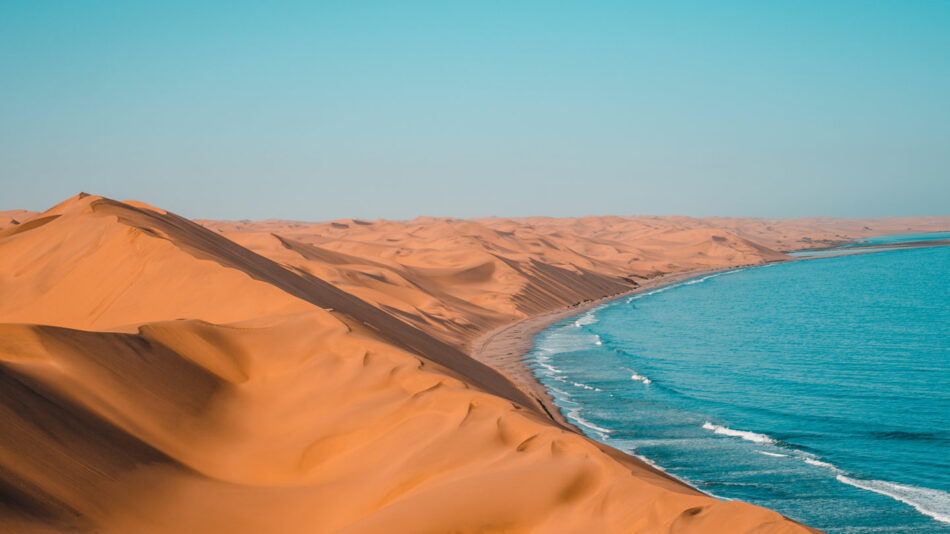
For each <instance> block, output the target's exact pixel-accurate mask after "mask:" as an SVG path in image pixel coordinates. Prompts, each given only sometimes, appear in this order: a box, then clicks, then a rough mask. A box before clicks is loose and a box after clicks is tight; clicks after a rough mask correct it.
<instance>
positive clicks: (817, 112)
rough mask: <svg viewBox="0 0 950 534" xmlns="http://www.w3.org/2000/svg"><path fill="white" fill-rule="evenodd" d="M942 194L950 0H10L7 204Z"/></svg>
mask: <svg viewBox="0 0 950 534" xmlns="http://www.w3.org/2000/svg"><path fill="white" fill-rule="evenodd" d="M78 191H88V192H91V193H97V194H102V195H106V196H110V197H113V198H118V199H129V198H134V199H140V200H144V201H146V202H149V203H151V204H155V205H157V206H160V207H163V208H166V209H170V210H172V211H175V212H178V213H180V214H182V215H186V216H189V217H208V218H230V219H240V218H250V219H261V218H269V217H280V218H293V219H304V220H326V219H333V218H342V217H363V218H377V217H386V218H411V217H414V216H417V215H450V216H457V217H472V216H486V215H502V216H507V215H553V216H568V215H585V214H635V213H638V214H686V215H698V216H702V215H743V216H769V217H771V216H774V217H793V216H804V215H836V216H871V217H878V216H890V215H941V214H950V1H935V2H924V1H915V0H898V1H891V2H876V1H872V0H865V1H860V2H849V1H837V0H836V1H828V0H822V1H820V2H805V1H789V2H770V1H764V2H763V1H751V2H733V3H727V2H718V3H717V2H705V1H703V2H663V1H652V2H633V1H623V2H581V1H578V2H554V1H549V2H519V1H502V2H493V1H487V0H486V1H481V2H470V3H468V2H466V3H462V2H431V3H425V2H393V1H385V2H374V3H368V2H357V1H352V2H329V1H322V2H321V1H316V2H231V1H228V2H195V1H186V2H169V1H163V2H150V3H146V2H127V1H122V2H93V1H89V2H86V1H82V2H48V1H12V0H0V209H10V208H27V209H35V210H39V209H45V208H46V207H48V206H50V205H52V204H54V203H56V202H58V201H60V200H62V199H64V198H66V197H68V196H71V195H73V194H75V193H76V192H78Z"/></svg>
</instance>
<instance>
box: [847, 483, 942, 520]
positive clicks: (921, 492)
mask: <svg viewBox="0 0 950 534" xmlns="http://www.w3.org/2000/svg"><path fill="white" fill-rule="evenodd" d="M837 479H838V481H839V482H843V483H845V484H848V485H851V486H854V487H856V488H861V489H863V490H867V491H873V492H874V493H880V494H881V495H884V496H887V497H890V498H892V499H894V500H897V501H900V502H902V503H904V504H908V505H910V506H913V507H914V509H915V510H917V511H918V512H920V513H922V514H924V515H926V516H928V517H932V518H933V519H936V520H937V521H940V522H941V523H948V524H950V493H947V492H944V491H939V490H935V489H930V488H920V487H917V486H909V485H906V484H897V483H896V482H888V481H886V480H861V479H856V478H851V477H848V476H845V475H841V474H839V475H838V476H837Z"/></svg>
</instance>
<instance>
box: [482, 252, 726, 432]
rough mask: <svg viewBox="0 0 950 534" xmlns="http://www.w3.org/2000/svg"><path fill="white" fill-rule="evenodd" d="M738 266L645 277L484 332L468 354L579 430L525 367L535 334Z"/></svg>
mask: <svg viewBox="0 0 950 534" xmlns="http://www.w3.org/2000/svg"><path fill="white" fill-rule="evenodd" d="M739 267H742V266H736V267H729V268H724V269H704V270H699V271H689V272H683V273H673V274H666V275H661V276H657V277H655V278H651V279H648V280H644V281H643V282H642V283H640V285H639V286H638V287H636V288H633V289H630V290H628V291H624V292H622V293H618V294H616V295H610V296H606V297H601V298H598V299H592V300H586V301H583V302H578V303H577V304H572V305H570V306H566V307H564V308H562V309H558V310H552V311H548V312H543V313H539V314H537V315H533V316H531V317H527V318H525V319H522V320H520V321H518V322H516V323H513V324H509V325H505V326H501V327H499V328H496V329H494V330H492V331H491V332H488V333H486V334H485V335H483V336H482V337H480V338H478V339H476V340H475V341H473V342H472V344H471V346H470V347H469V348H468V353H469V354H470V355H471V357H472V358H474V359H476V360H478V361H480V362H482V363H485V364H486V365H490V366H491V367H493V368H495V369H497V370H498V371H500V372H502V373H503V374H504V375H505V376H507V377H508V378H510V379H511V380H512V381H513V382H514V383H515V384H517V385H518V386H519V387H520V388H522V389H523V390H524V391H525V393H527V394H528V395H530V396H531V397H532V398H534V399H535V400H536V401H537V402H538V403H539V404H540V405H541V407H542V409H543V410H544V412H545V413H546V414H547V415H548V416H549V417H551V419H552V420H554V421H556V422H557V423H558V424H560V425H562V426H565V427H568V428H571V429H572V430H574V431H575V432H578V433H580V432H581V431H580V430H579V429H578V428H577V427H575V426H574V425H572V424H571V423H570V422H569V421H567V419H565V417H564V414H563V413H562V412H561V410H560V409H559V408H558V407H557V406H555V405H554V401H553V399H552V398H551V395H550V393H548V391H547V390H546V389H545V387H544V386H542V385H541V383H540V382H538V380H537V379H536V378H535V376H534V373H533V372H532V371H531V369H529V368H528V366H527V362H526V361H525V355H526V354H527V353H528V352H529V351H530V350H531V347H532V344H533V340H534V337H535V336H536V335H537V334H539V333H540V332H541V331H543V330H544V329H546V328H547V327H549V326H551V325H553V324H555V323H557V322H559V321H561V320H563V319H566V318H568V317H573V316H575V315H579V314H581V313H584V312H585V311H587V310H590V309H593V308H596V307H598V306H600V305H603V304H606V303H608V302H612V301H614V300H617V299H620V298H623V297H627V296H630V295H636V294H637V293H643V292H646V291H651V290H654V289H659V288H661V287H664V286H668V285H672V284H676V283H679V282H682V281H684V280H689V279H690V278H695V277H700V276H704V275H707V274H714V273H717V272H723V271H728V270H730V269H734V268H739Z"/></svg>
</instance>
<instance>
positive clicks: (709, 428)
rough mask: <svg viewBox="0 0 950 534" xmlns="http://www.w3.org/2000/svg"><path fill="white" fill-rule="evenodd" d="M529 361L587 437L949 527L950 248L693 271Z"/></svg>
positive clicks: (838, 526)
mask: <svg viewBox="0 0 950 534" xmlns="http://www.w3.org/2000/svg"><path fill="white" fill-rule="evenodd" d="M874 242H875V243H884V242H888V241H885V240H881V241H874ZM529 358H530V360H531V361H532V362H533V364H532V365H533V368H534V371H535V374H536V376H537V377H538V378H539V379H540V380H541V382H542V383H543V384H544V385H545V386H547V387H548V389H549V390H550V391H551V393H552V395H553V396H554V398H555V402H556V404H558V406H560V407H561V409H562V410H563V411H564V413H565V414H566V415H567V417H568V419H569V420H571V421H572V422H573V423H574V424H576V425H577V426H578V427H580V428H581V429H582V430H584V432H586V433H588V435H590V436H591V437H594V438H596V439H599V440H601V441H604V442H606V443H609V444H610V445H612V446H614V447H617V448H620V449H623V450H626V451H629V452H631V453H634V454H636V455H638V456H641V457H643V458H645V459H647V460H649V461H651V462H653V463H655V464H657V465H659V466H661V467H662V468H663V469H665V470H667V471H669V472H670V473H671V474H673V475H675V476H678V477H680V478H683V479H685V480H686V481H688V482H689V483H691V484H693V485H694V486H696V487H698V488H700V489H701V490H703V491H706V492H708V493H711V494H713V495H715V496H717V497H721V498H730V499H741V500H745V501H748V502H752V503H754V504H758V505H762V506H765V507H768V508H771V509H774V510H777V511H779V512H781V513H783V514H785V515H787V516H789V517H792V518H794V519H797V520H800V521H802V522H804V523H806V524H809V525H811V526H815V527H818V528H821V529H824V530H827V531H828V532H832V533H872V532H874V533H877V532H902V533H904V532H906V533H924V532H926V533H950V247H937V248H921V249H895V250H887V251H883V252H876V253H872V254H862V255H852V256H840V257H833V258H820V259H812V260H807V261H800V262H794V263H785V264H778V265H770V266H765V267H756V268H749V269H741V270H737V271H732V272H728V273H722V274H715V275H709V276H705V277H701V278H697V279H694V280H689V281H686V282H683V283H680V284H676V285H674V286H668V287H665V288H661V289H659V290H655V291H652V292H649V293H645V294H641V295H636V296H634V297H632V298H626V299H621V300H618V301H614V302H612V303H610V304H607V305H604V306H601V307H599V308H597V309H594V310H592V311H589V312H586V313H584V314H582V315H580V316H578V317H574V318H571V319H569V320H566V321H563V322H561V323H558V324H556V325H554V326H552V327H551V328H549V329H548V330H546V331H544V332H542V333H541V334H540V335H539V336H538V337H537V338H536V340H535V347H534V351H533V352H532V353H531V354H530V355H529Z"/></svg>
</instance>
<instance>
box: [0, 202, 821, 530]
mask: <svg viewBox="0 0 950 534" xmlns="http://www.w3.org/2000/svg"><path fill="white" fill-rule="evenodd" d="M31 222H32V224H31ZM222 224H223V225H227V224H229V223H222ZM268 224H272V225H276V227H268V226H267V225H268ZM624 224H626V223H624V222H623V221H618V222H613V223H611V224H606V225H601V226H600V227H598V228H597V229H596V230H591V229H590V228H591V227H592V226H595V223H594V222H591V221H583V220H581V221H580V222H578V221H572V222H569V223H564V224H563V225H562V227H557V226H556V225H554V223H553V222H551V221H549V220H536V221H530V222H521V223H518V225H517V227H511V226H509V225H507V223H505V222H503V221H489V222H486V223H477V224H476V223H470V224H468V223H463V222H459V223H456V222H452V223H446V224H437V221H436V222H426V221H423V222H422V223H420V224H418V225H415V226H413V225H409V226H408V227H406V226H402V225H389V224H388V223H386V224H384V223H379V222H373V223H369V222H366V221H359V222H357V221H337V222H335V223H333V224H331V225H323V226H320V227H319V228H317V226H315V225H309V226H307V225H304V226H300V227H290V226H286V225H285V223H262V225H263V226H253V225H251V226H248V227H245V228H243V229H240V230H239V231H238V230H236V229H234V228H231V229H230V230H228V229H225V228H223V227H219V228H215V227H214V225H211V228H212V229H208V228H206V227H204V226H201V225H198V224H196V223H194V222H192V221H189V220H187V219H184V218H181V217H178V216H176V215H174V214H170V213H166V212H164V211H162V210H158V209H156V208H152V207H149V206H146V205H144V204H139V203H121V202H116V201H112V200H108V199H104V198H101V197H94V196H79V197H75V198H73V199H70V200H68V201H66V202H64V203H62V204H60V205H58V206H55V207H54V208H51V209H50V210H48V211H47V212H45V213H42V214H38V215H35V216H33V218H31V219H29V220H27V221H19V224H16V225H11V226H8V227H6V228H5V229H2V230H0V295H2V296H3V298H2V300H0V428H2V429H3V432H2V433H0V531H4V532H6V531H10V532H64V531H81V532H84V531H89V532H115V533H120V532H122V533H125V532H156V533H157V532H183V533H205V532H229V533H245V532H247V533H252V532H254V533H256V532H287V533H295V532H308V533H312V532H343V533H364V532H395V533H399V532H405V533H417V532H647V533H653V532H657V533H659V532H704V533H705V532H757V533H758V532H763V533H764V532H781V533H784V532H790V533H791V532H806V531H807V529H806V528H805V527H802V526H800V525H797V524H795V523H793V522H791V521H788V520H786V519H785V518H783V517H781V516H780V515H778V514H776V513H774V512H770V511H767V510H763V509H760V508H756V507H754V506H751V505H747V504H743V503H737V502H719V501H716V500H714V499H712V498H709V497H707V496H704V495H701V494H699V493H698V492H696V491H694V490H692V489H691V488H688V487H686V486H684V485H682V484H680V483H678V482H676V481H674V480H672V479H670V478H668V477H666V476H664V475H663V474H662V473H658V472H657V471H655V470H654V469H652V468H649V467H648V466H645V465H643V464H642V463H640V462H639V461H637V460H636V459H633V458H631V457H629V456H627V455H624V454H623V453H620V452H618V451H613V450H610V449H607V448H605V447H604V446H602V445H599V444H597V443H594V442H592V441H591V440H589V439H587V438H585V437H584V436H581V435H578V434H576V433H574V432H573V431H571V430H569V429H566V428H562V427H560V426H558V425H557V424H555V423H554V422H552V421H551V420H550V419H548V417H547V416H545V415H544V413H543V411H542V410H540V409H539V407H538V405H537V403H536V402H535V401H534V399H532V398H530V397H529V396H528V395H527V394H526V393H524V392H523V391H521V390H520V389H519V388H518V387H516V386H515V385H514V384H513V383H512V382H510V381H509V380H508V379H507V378H506V377H504V376H503V375H501V374H499V373H498V372H497V371H495V370H493V369H491V368H489V367H487V366H485V365H483V364H481V363H479V362H476V361H475V360H473V359H471V358H469V357H468V356H467V355H466V354H465V353H464V352H463V351H462V348H463V347H464V346H465V345H466V343H467V342H468V341H469V340H471V339H472V338H473V337H474V336H476V335H478V334H480V333H484V332H486V331H487V330H489V329H491V328H493V327H494V326H497V325H500V324H505V323H507V322H510V321H512V320H515V319H518V318H520V317H523V316H525V315H527V314H530V313H536V312H538V311H543V310H546V309H552V308H557V307H562V306H565V305H570V304H572V303H574V302H577V301H579V300H584V299H587V298H597V297H599V296H603V295H610V294H614V293H618V292H621V291H624V290H626V289H629V288H630V287H633V285H634V283H635V281H636V278H635V277H634V278H630V276H631V275H633V274H636V273H637V272H639V273H640V274H641V275H642V276H646V275H647V274H649V273H650V272H652V271H650V270H649V269H654V268H655V267H656V265H657V263H656V262H660V263H663V264H676V265H699V264H704V263H703V262H709V261H712V260H709V258H710V257H712V256H714V255H716V254H718V256H717V257H720V258H724V259H717V260H715V261H718V262H730V261H745V262H762V261H765V260H766V259H768V258H771V257H774V256H773V255H774V254H776V253H774V252H773V251H770V250H768V249H765V247H760V246H758V245H755V244H754V243H752V244H750V242H748V240H747V239H745V238H742V237H735V236H730V235H723V234H721V233H716V234H715V235H717V236H720V237H723V239H724V241H719V240H713V239H711V236H712V233H713V232H719V230H712V231H710V232H706V233H703V232H699V233H696V234H695V235H690V236H688V239H687V238H686V237H684V236H683V235H682V232H681V231H680V230H679V229H674V230H671V231H667V230H668V229H660V230H657V229H656V228H652V227H651V228H647V227H646V226H644V225H643V224H642V223H637V224H636V225H634V226H631V227H629V228H626V229H625V230H624V231H626V232H629V233H630V234H631V235H633V234H637V232H641V231H642V232H646V234H649V235H652V236H654V238H656V236H657V235H660V236H661V237H662V239H663V240H665V242H668V243H679V244H680V245H681V246H682V248H683V249H685V250H690V251H694V250H700V251H701V252H703V253H704V256H699V258H700V259H699V260H694V259H690V258H685V259H684V258H682V257H679V256H670V257H661V258H660V259H653V260H650V261H651V262H653V263H651V264H650V265H649V266H647V267H644V269H642V270H640V271H635V270H631V269H629V267H630V266H631V265H633V266H636V265H640V264H638V263H637V262H638V261H640V260H631V259H630V255H631V254H633V253H632V252H630V251H631V250H632V249H633V245H630V244H627V243H626V241H632V242H634V243H636V240H635V239H633V238H631V239H627V240H626V241H625V240H624V237H623V231H621V230H617V229H616V228H614V229H611V225H613V226H623V225H624ZM281 225H284V226H281ZM526 225H527V226H533V227H534V229H526V228H524V226H526ZM551 225H553V226H552V227H550V228H546V226H551ZM377 226H384V227H383V228H378V227H377ZM315 228H317V229H316V230H315ZM538 228H540V229H538ZM545 228H546V229H545ZM644 228H645V229H644ZM324 230H326V232H327V233H326V234H323V233H321V232H323V231H324ZM334 232H335V233H336V234H334ZM569 232H573V234H572V235H575V236H576V235H578V234H581V233H584V232H587V233H588V234H590V235H593V234H597V235H596V236H593V237H591V238H589V239H588V238H580V237H573V238H569V237H564V236H567V235H568V233H569ZM353 233H355V234H356V235H351V234H353ZM558 233H560V234H561V237H558V236H556V235H553V234H558ZM337 234H339V235H337ZM704 235H706V236H707V237H709V238H708V239H706V238H704V237H703V236H704ZM371 236H375V237H371ZM654 238H650V239H654ZM650 239H647V240H646V241H645V242H647V245H643V246H641V245H637V246H639V247H640V248H641V249H642V250H640V251H639V252H636V254H641V255H649V254H654V255H661V252H660V248H661V247H659V245H657V244H656V243H657V242H656V241H655V239H654V240H653V241H651V240H650ZM656 239H659V238H656ZM569 242H570V245H568V244H567V243H569ZM723 243H725V244H723ZM653 246H656V247H659V248H657V251H656V252H650V250H648V249H650V247H653ZM670 246H672V245H670ZM721 247H735V250H736V251H735V252H734V253H727V252H723V251H720V248H721ZM674 248H675V247H674ZM717 251H718V252H717ZM679 253H681V254H682V253H683V252H682V250H681V251H680V252H679ZM690 253H692V252H690ZM713 253H715V254H713ZM631 262H632V263H631ZM677 262H678V263H677ZM628 271H630V272H628Z"/></svg>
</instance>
